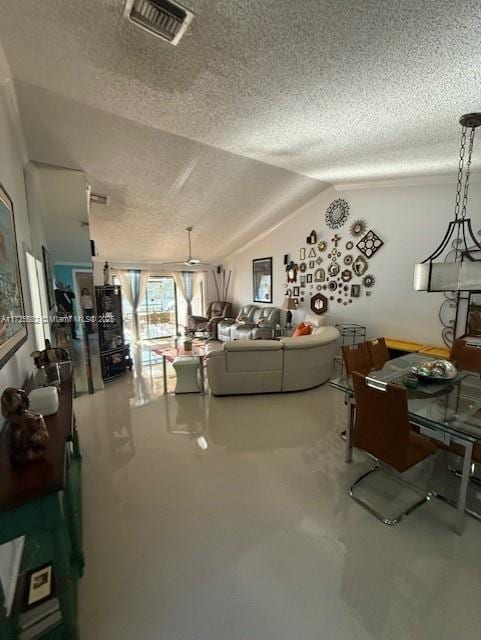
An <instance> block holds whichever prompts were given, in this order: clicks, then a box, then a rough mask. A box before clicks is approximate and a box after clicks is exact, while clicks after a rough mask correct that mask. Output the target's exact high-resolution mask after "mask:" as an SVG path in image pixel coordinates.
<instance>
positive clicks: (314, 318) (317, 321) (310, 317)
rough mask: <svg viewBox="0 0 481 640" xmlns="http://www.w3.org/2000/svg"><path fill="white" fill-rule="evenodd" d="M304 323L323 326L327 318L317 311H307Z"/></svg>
mask: <svg viewBox="0 0 481 640" xmlns="http://www.w3.org/2000/svg"><path fill="white" fill-rule="evenodd" d="M304 324H308V325H310V326H311V327H323V326H324V325H325V324H326V318H325V317H324V316H318V315H317V314H315V313H306V317H305V318H304Z"/></svg>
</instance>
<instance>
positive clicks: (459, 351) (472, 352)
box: [449, 338, 481, 374]
mask: <svg viewBox="0 0 481 640" xmlns="http://www.w3.org/2000/svg"><path fill="white" fill-rule="evenodd" d="M449 359H450V360H452V361H453V362H454V363H455V364H456V366H457V368H458V369H464V370H465V371H474V372H475V373H479V374H481V344H480V345H477V344H473V343H470V342H469V338H468V339H464V338H461V339H459V340H455V341H454V342H453V346H452V347H451V351H450V353H449Z"/></svg>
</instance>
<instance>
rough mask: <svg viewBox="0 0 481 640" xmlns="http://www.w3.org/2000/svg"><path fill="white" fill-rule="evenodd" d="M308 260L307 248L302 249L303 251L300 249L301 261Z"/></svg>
mask: <svg viewBox="0 0 481 640" xmlns="http://www.w3.org/2000/svg"><path fill="white" fill-rule="evenodd" d="M305 259H306V249H305V247H302V249H299V260H305Z"/></svg>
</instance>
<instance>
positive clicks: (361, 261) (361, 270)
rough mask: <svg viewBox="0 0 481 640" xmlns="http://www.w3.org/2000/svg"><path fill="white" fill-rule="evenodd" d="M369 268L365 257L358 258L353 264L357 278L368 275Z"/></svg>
mask: <svg viewBox="0 0 481 640" xmlns="http://www.w3.org/2000/svg"><path fill="white" fill-rule="evenodd" d="M368 266H369V265H368V262H367V260H366V258H365V257H364V256H357V258H356V259H355V260H354V262H353V263H352V270H353V271H354V273H355V274H356V276H362V275H364V274H365V273H366V271H367V268H368Z"/></svg>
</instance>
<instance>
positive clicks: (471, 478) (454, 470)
mask: <svg viewBox="0 0 481 640" xmlns="http://www.w3.org/2000/svg"><path fill="white" fill-rule="evenodd" d="M475 469H476V467H475V463H474V462H473V463H472V464H471V469H470V472H469V482H472V483H473V484H476V485H478V486H481V478H480V477H479V476H475V475H474V473H475ZM448 471H450V472H451V473H453V474H454V475H455V476H456V478H461V477H462V475H463V473H462V471H460V470H459V469H458V468H457V467H453V466H452V465H450V464H448Z"/></svg>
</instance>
